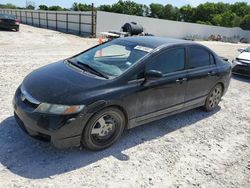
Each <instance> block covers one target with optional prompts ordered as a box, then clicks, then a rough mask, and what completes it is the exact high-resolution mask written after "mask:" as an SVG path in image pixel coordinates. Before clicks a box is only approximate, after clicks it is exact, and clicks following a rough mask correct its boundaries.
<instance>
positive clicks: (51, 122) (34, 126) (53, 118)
mask: <svg viewBox="0 0 250 188" xmlns="http://www.w3.org/2000/svg"><path fill="white" fill-rule="evenodd" d="M20 95H21V92H20V89H19V88H18V89H17V91H16V94H15V96H14V99H13V107H14V117H15V119H16V121H17V123H18V125H19V126H20V127H21V128H22V129H23V130H24V131H25V132H26V133H27V134H29V135H30V136H32V137H39V138H41V137H42V138H44V139H45V140H48V141H51V142H52V143H53V144H54V145H55V147H56V148H59V149H62V148H69V147H73V146H80V143H81V135H82V131H83V128H84V125H85V124H86V121H87V120H88V115H87V114H86V115H84V114H75V115H53V114H42V113H38V112H34V107H33V106H32V105H29V104H27V103H25V102H23V101H22V100H21V97H20ZM85 116H86V117H85Z"/></svg>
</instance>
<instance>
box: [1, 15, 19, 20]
mask: <svg viewBox="0 0 250 188" xmlns="http://www.w3.org/2000/svg"><path fill="white" fill-rule="evenodd" d="M15 17H16V16H15V15H12V14H0V18H9V19H15Z"/></svg>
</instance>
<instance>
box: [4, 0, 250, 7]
mask: <svg viewBox="0 0 250 188" xmlns="http://www.w3.org/2000/svg"><path fill="white" fill-rule="evenodd" d="M28 1H32V2H35V5H36V6H39V5H41V4H45V5H47V6H52V5H59V6H62V7H65V8H70V7H71V6H72V4H73V3H74V2H80V3H86V4H91V3H94V4H95V6H98V5H101V4H113V3H116V2H117V1H118V0H28ZM133 1H134V2H137V3H142V4H147V5H149V4H150V3H160V4H172V5H174V6H177V7H180V6H182V5H187V4H190V5H192V6H197V5H199V4H200V3H205V2H207V1H208V2H220V1H221V2H222V1H223V0H218V1H217V0H212V1H209V0H207V1H201V0H133ZM237 1H244V2H248V3H250V0H224V1H223V2H224V3H235V2H237ZM6 3H11V4H14V5H17V6H20V7H24V6H25V4H26V0H0V4H6Z"/></svg>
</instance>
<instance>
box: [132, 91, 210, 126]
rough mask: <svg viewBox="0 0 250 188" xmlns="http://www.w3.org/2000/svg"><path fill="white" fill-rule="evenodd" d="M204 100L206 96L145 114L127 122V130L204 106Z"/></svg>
mask: <svg viewBox="0 0 250 188" xmlns="http://www.w3.org/2000/svg"><path fill="white" fill-rule="evenodd" d="M206 98H207V96H204V97H201V98H198V99H195V100H192V101H189V102H186V103H183V104H179V105H176V106H173V107H170V108H167V109H164V110H160V111H156V112H153V113H150V114H146V115H144V116H140V117H137V118H134V119H131V120H129V122H128V129H131V128H134V127H137V126H139V125H143V124H146V123H150V122H153V121H156V120H159V119H162V118H165V117H168V116H171V115H174V114H178V113H181V112H184V111H187V110H191V109H194V108H197V107H200V106H203V105H204V104H205V101H206Z"/></svg>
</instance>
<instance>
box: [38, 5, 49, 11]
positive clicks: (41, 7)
mask: <svg viewBox="0 0 250 188" xmlns="http://www.w3.org/2000/svg"><path fill="white" fill-rule="evenodd" d="M39 10H49V7H47V6H46V5H39Z"/></svg>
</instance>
